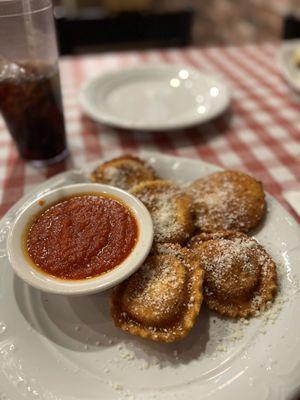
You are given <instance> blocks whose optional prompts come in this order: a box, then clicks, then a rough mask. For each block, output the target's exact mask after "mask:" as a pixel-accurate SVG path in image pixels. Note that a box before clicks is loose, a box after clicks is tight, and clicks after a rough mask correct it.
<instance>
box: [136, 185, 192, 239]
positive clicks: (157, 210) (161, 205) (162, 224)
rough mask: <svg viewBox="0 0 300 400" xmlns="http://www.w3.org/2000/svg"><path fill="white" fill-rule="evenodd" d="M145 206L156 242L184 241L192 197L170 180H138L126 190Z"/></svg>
mask: <svg viewBox="0 0 300 400" xmlns="http://www.w3.org/2000/svg"><path fill="white" fill-rule="evenodd" d="M130 193H132V194H133V195H134V196H136V197H137V198H138V199H139V200H141V201H142V202H143V203H144V205H145V206H146V207H147V209H148V210H149V212H150V214H151V217H152V221H153V228H154V241H155V242H156V243H167V242H171V243H180V244H183V243H185V242H186V241H187V239H188V238H189V237H190V235H191V234H192V232H193V229H194V225H193V219H192V199H191V197H190V196H189V195H187V194H186V193H185V192H184V191H183V190H182V189H181V188H180V187H179V186H177V185H176V184H175V183H174V182H170V181H163V180H156V181H148V182H142V183H141V184H139V185H137V186H135V187H134V188H132V189H131V190H130Z"/></svg>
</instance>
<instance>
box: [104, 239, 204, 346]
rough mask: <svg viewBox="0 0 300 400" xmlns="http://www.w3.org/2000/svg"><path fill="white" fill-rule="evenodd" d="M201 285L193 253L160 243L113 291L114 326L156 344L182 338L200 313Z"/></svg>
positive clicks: (112, 311) (201, 272)
mask: <svg viewBox="0 0 300 400" xmlns="http://www.w3.org/2000/svg"><path fill="white" fill-rule="evenodd" d="M202 282H203V270H202V268H200V265H199V261H198V260H197V257H196V256H195V254H194V252H192V251H189V250H188V249H183V248H182V247H181V246H180V245H178V244H171V243H165V244H159V245H158V246H157V247H156V248H155V250H154V251H153V252H152V254H151V255H150V256H148V258H147V259H146V261H145V263H144V264H143V266H142V267H141V268H140V269H139V270H138V271H137V272H136V273H135V274H134V275H132V276H131V277H130V278H129V279H127V280H126V281H124V282H122V283H121V284H120V285H119V286H117V287H116V288H115V289H114V290H113V294H112V297H111V314H112V318H113V320H114V322H115V325H116V326H117V327H119V328H120V329H122V330H123V331H125V332H129V333H131V334H133V335H137V336H141V337H143V338H146V339H151V340H154V341H158V342H174V341H176V340H180V339H183V338H184V337H185V336H186V335H187V334H188V333H189V331H190V330H191V328H192V327H193V326H194V324H195V321H196V317H197V315H198V314H199V311H200V307H201V303H202Z"/></svg>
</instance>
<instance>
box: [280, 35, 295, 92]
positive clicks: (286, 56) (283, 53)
mask: <svg viewBox="0 0 300 400" xmlns="http://www.w3.org/2000/svg"><path fill="white" fill-rule="evenodd" d="M296 50H299V51H300V40H299V39H295V40H289V41H286V42H284V43H283V45H282V46H281V48H280V50H279V54H278V62H279V66H280V69H281V72H282V74H283V76H284V78H285V79H286V80H287V82H288V83H289V85H290V86H291V87H292V88H293V89H295V90H296V91H300V69H299V68H297V67H296V65H295V62H294V58H293V56H294V53H295V51H296Z"/></svg>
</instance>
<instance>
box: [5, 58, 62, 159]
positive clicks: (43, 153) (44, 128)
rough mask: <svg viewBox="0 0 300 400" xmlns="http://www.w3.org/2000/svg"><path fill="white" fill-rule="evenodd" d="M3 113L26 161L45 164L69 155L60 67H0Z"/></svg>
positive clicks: (28, 65) (21, 65)
mask: <svg viewBox="0 0 300 400" xmlns="http://www.w3.org/2000/svg"><path fill="white" fill-rule="evenodd" d="M0 112H1V113H2V115H3V117H4V120H5V122H6V124H7V127H8V129H9V131H10V133H11V135H12V137H13V139H14V141H15V143H16V145H17V147H18V150H19V153H20V155H21V156H22V157H23V158H25V159H27V160H32V161H43V160H44V161H45V162H46V161H47V160H52V159H53V160H55V159H56V158H57V159H59V158H63V157H64V155H66V153H67V150H66V135H65V128H64V117H63V109H62V100H61V92H60V81H59V72H58V68H57V67H55V68H54V67H51V68H50V67H48V66H45V65H41V64H33V63H19V64H13V63H11V64H6V65H5V66H2V67H1V66H0Z"/></svg>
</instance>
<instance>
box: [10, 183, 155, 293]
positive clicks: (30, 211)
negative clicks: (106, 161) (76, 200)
mask: <svg viewBox="0 0 300 400" xmlns="http://www.w3.org/2000/svg"><path fill="white" fill-rule="evenodd" d="M91 192H93V193H99V194H101V193H103V194H107V195H112V196H113V197H114V198H116V199H120V201H121V202H123V204H125V205H126V206H127V207H128V208H129V209H130V210H131V212H132V213H133V215H134V216H135V219H136V222H137V225H138V232H139V233H138V240H137V243H136V245H135V247H134V249H133V250H132V252H131V253H130V254H129V256H128V257H127V258H126V259H125V260H124V261H123V262H122V263H121V264H119V265H118V266H116V267H115V268H113V269H112V270H111V271H108V272H106V273H104V274H102V275H99V276H97V277H94V278H89V279H82V280H63V279H59V278H55V277H52V276H51V275H47V274H46V273H44V272H42V271H39V270H38V269H37V268H35V267H34V266H33V265H32V264H31V263H30V261H29V260H28V259H27V257H26V255H25V254H24V244H23V242H24V232H25V229H26V228H27V227H28V224H29V223H30V222H31V221H32V218H33V217H34V216H35V215H37V214H38V213H40V212H41V211H42V210H44V209H47V208H49V207H50V206H51V205H52V204H53V203H56V202H58V201H60V200H62V199H63V198H65V197H68V196H73V195H74V196H75V195H76V194H82V193H91ZM41 200H43V205H42V206H41V204H40V202H41ZM152 241H153V225H152V219H151V216H150V214H149V212H148V210H147V209H146V207H145V206H144V205H143V204H142V203H141V202H140V201H139V200H138V199H137V198H136V197H134V196H132V195H131V194H129V193H127V192H125V191H124V190H121V189H118V188H115V187H112V186H108V185H102V184H97V183H82V184H75V185H68V186H63V187H61V188H58V189H54V190H51V191H49V192H48V193H46V194H44V195H42V196H41V197H39V198H38V199H35V200H33V201H32V203H30V204H29V205H28V206H27V207H26V208H25V209H24V210H22V211H21V213H20V214H19V215H18V217H17V218H16V220H15V221H14V223H13V225H12V227H11V230H10V232H9V235H8V240H7V251H8V257H9V261H10V264H11V266H12V268H13V270H14V271H15V273H16V274H17V275H18V276H19V277H20V278H21V279H23V280H24V281H25V282H27V283H28V284H29V285H31V286H34V287H35V288H37V289H40V290H43V291H46V292H51V293H58V294H65V295H82V294H91V293H96V292H101V291H103V290H106V289H109V288H111V287H112V286H115V285H117V284H118V283H120V282H121V281H123V280H124V279H126V278H128V277H129V276H130V275H131V274H132V273H133V272H135V271H136V270H137V269H138V268H139V267H140V266H141V264H142V263H143V261H144V260H145V258H146V257H147V255H148V253H149V251H150V249H151V245H152Z"/></svg>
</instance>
